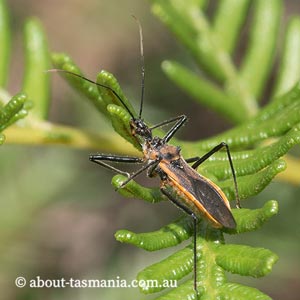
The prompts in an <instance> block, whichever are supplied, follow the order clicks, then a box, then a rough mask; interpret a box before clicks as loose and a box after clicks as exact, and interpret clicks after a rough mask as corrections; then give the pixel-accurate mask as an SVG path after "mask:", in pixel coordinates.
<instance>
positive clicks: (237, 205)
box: [186, 142, 241, 208]
mask: <svg viewBox="0 0 300 300" xmlns="http://www.w3.org/2000/svg"><path fill="white" fill-rule="evenodd" d="M224 147H225V149H226V152H227V157H228V161H229V165H230V168H231V172H232V177H233V182H234V189H235V197H236V207H237V208H241V204H240V197H239V192H238V186H237V181H236V175H235V171H234V167H233V163H232V159H231V155H230V150H229V147H228V145H227V144H226V143H225V142H222V143H220V144H219V145H217V146H215V147H214V148H213V149H211V150H210V151H209V152H207V153H206V154H204V155H203V156H202V157H200V158H198V159H197V157H193V158H190V159H188V160H186V161H187V162H193V161H196V162H195V163H194V164H193V165H192V168H193V169H197V168H198V167H199V165H201V164H202V163H203V162H204V161H205V160H207V159H208V158H209V157H211V156H212V155H213V154H214V153H216V152H218V151H220V150H221V149H222V148H224Z"/></svg>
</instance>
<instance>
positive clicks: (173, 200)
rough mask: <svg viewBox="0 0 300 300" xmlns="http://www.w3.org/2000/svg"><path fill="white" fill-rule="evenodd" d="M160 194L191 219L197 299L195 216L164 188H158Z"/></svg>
mask: <svg viewBox="0 0 300 300" xmlns="http://www.w3.org/2000/svg"><path fill="white" fill-rule="evenodd" d="M160 190H161V192H162V193H163V194H164V195H165V196H167V197H168V198H169V200H170V201H172V202H173V203H174V204H175V205H176V206H177V207H179V208H180V209H182V210H183V211H184V212H185V213H186V214H188V215H190V216H191V217H192V218H193V243H194V247H193V254H194V258H193V259H194V290H195V292H196V299H198V288H197V220H198V219H197V217H196V215H195V214H194V213H193V212H192V211H191V210H190V209H189V208H188V207H186V206H185V205H183V204H182V203H180V202H179V201H178V200H177V199H176V198H175V197H173V196H172V195H171V194H170V193H169V192H168V191H167V189H166V188H165V187H161V188H160Z"/></svg>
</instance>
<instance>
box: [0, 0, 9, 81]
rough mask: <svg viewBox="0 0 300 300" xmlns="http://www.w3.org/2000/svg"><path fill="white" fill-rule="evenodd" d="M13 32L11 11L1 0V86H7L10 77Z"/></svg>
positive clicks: (3, 0)
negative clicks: (9, 11) (10, 22)
mask: <svg viewBox="0 0 300 300" xmlns="http://www.w3.org/2000/svg"><path fill="white" fill-rule="evenodd" d="M10 35H11V32H10V28H9V13H8V10H7V6H6V1H5V0H0V45H1V47H0V87H5V85H6V82H7V79H8V68H9V62H10V51H11V48H10V45H11V36H10Z"/></svg>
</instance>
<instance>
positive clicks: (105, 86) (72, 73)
mask: <svg viewBox="0 0 300 300" xmlns="http://www.w3.org/2000/svg"><path fill="white" fill-rule="evenodd" d="M45 72H62V73H66V74H70V75H73V76H76V77H79V78H81V79H83V80H85V81H88V82H90V83H92V84H94V85H97V86H101V87H103V88H105V89H107V90H109V91H110V92H112V93H113V94H114V95H115V96H116V97H117V98H118V100H119V101H120V102H121V103H122V105H123V106H124V108H125V109H126V110H127V112H128V113H129V114H130V116H131V118H132V119H133V120H135V117H134V115H133V113H132V112H131V111H130V109H129V108H128V106H127V105H126V104H125V102H124V101H123V100H122V98H121V97H120V96H119V95H118V93H117V92H116V91H115V90H114V89H112V88H111V87H109V86H107V85H104V84H101V83H98V82H95V81H93V80H91V79H88V78H86V77H84V76H82V75H79V74H76V73H74V72H71V71H67V70H63V69H50V70H46V71H45Z"/></svg>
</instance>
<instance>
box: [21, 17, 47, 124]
mask: <svg viewBox="0 0 300 300" xmlns="http://www.w3.org/2000/svg"><path fill="white" fill-rule="evenodd" d="M24 36H25V75H24V81H23V89H22V90H23V92H24V93H26V94H27V95H28V96H29V97H30V99H31V100H32V101H33V103H34V107H33V109H32V114H33V115H34V116H36V117H37V118H39V119H46V118H47V116H48V110H49V98H50V90H49V89H50V88H49V74H47V73H45V71H46V70H48V69H49V66H50V56H49V51H48V46H47V40H46V36H45V33H44V31H43V28H42V25H41V23H40V22H39V20H37V19H36V18H31V19H28V20H27V22H26V24H25V29H24Z"/></svg>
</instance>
